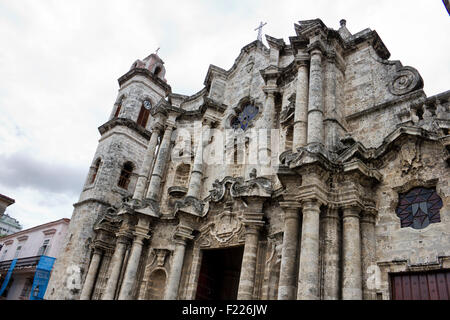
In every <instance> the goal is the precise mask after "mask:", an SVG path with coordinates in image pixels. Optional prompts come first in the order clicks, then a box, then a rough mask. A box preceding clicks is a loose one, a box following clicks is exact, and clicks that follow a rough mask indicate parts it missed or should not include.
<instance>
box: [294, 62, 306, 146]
mask: <svg viewBox="0 0 450 320" xmlns="http://www.w3.org/2000/svg"><path fill="white" fill-rule="evenodd" d="M296 60H297V61H298V72H297V92H296V94H295V113H294V138H293V143H292V151H293V152H294V153H295V152H297V148H299V147H304V146H306V142H307V133H308V132H307V121H308V65H307V60H306V58H303V57H300V58H298V59H297V58H296Z"/></svg>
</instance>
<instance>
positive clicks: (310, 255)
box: [297, 199, 320, 300]
mask: <svg viewBox="0 0 450 320" xmlns="http://www.w3.org/2000/svg"><path fill="white" fill-rule="evenodd" d="M302 209H303V210H302V211H303V223H302V238H301V249H300V265H299V272H298V290H297V299H298V300H317V299H319V218H320V203H319V202H318V201H317V200H314V199H307V200H305V201H304V202H303V208H302Z"/></svg>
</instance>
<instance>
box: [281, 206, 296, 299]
mask: <svg viewBox="0 0 450 320" xmlns="http://www.w3.org/2000/svg"><path fill="white" fill-rule="evenodd" d="M281 206H282V207H283V209H284V212H285V214H284V235H283V247H282V253H281V266H280V280H279V285H278V300H295V298H296V289H297V284H296V278H297V277H296V271H297V270H296V266H297V256H298V255H297V251H298V248H297V247H298V235H299V212H298V210H299V207H300V204H299V203H297V202H283V203H281Z"/></svg>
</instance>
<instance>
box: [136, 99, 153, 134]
mask: <svg viewBox="0 0 450 320" xmlns="http://www.w3.org/2000/svg"><path fill="white" fill-rule="evenodd" d="M151 106H152V105H151V103H150V101H148V100H145V101H144V103H143V104H142V106H141V111H140V112H139V116H138V119H137V124H138V125H139V126H142V127H144V128H145V126H146V125H147V121H148V117H149V115H150V108H151Z"/></svg>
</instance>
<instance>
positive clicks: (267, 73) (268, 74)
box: [259, 65, 281, 84]
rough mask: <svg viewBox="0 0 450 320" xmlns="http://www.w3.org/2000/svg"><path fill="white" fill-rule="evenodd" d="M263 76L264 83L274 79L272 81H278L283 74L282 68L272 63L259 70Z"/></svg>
mask: <svg viewBox="0 0 450 320" xmlns="http://www.w3.org/2000/svg"><path fill="white" fill-rule="evenodd" d="M259 73H260V74H261V76H262V77H263V79H264V83H265V84H268V83H270V81H271V80H272V82H276V81H277V79H278V78H279V77H280V76H281V69H280V68H279V67H276V66H273V65H270V66H268V67H267V68H265V69H262V70H260V71H259Z"/></svg>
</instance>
